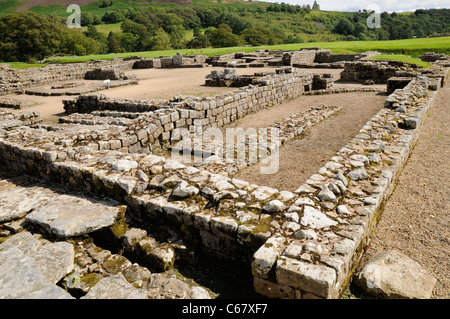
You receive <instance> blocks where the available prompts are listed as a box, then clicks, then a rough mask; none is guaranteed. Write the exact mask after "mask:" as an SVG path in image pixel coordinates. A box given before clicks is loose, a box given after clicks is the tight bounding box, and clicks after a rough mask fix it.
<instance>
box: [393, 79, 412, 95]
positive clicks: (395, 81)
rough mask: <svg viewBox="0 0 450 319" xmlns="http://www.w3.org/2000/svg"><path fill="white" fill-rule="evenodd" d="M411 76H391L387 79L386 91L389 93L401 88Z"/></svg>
mask: <svg viewBox="0 0 450 319" xmlns="http://www.w3.org/2000/svg"><path fill="white" fill-rule="evenodd" d="M412 79H413V78H407V77H392V78H389V79H388V80H387V93H388V94H391V93H393V92H394V91H395V90H397V89H403V88H404V87H405V86H407V85H408V84H409V82H411V81H412Z"/></svg>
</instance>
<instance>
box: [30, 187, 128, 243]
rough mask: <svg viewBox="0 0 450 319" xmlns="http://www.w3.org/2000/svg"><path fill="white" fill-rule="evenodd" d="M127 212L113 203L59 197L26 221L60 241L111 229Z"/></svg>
mask: <svg viewBox="0 0 450 319" xmlns="http://www.w3.org/2000/svg"><path fill="white" fill-rule="evenodd" d="M124 209H125V208H124V207H123V206H117V205H114V204H112V203H110V202H105V201H94V200H89V199H86V198H82V197H76V196H71V195H60V196H59V197H58V198H57V199H55V200H53V201H50V202H48V203H47V204H46V205H42V206H39V207H38V208H36V209H35V210H34V211H33V212H32V213H30V214H28V215H27V216H26V220H27V221H29V222H31V223H33V224H37V225H40V226H41V227H43V228H44V229H46V230H47V231H49V232H50V233H51V234H53V235H56V236H57V237H61V238H69V237H73V236H80V235H84V234H89V233H92V232H94V231H96V230H99V229H102V228H104V227H109V226H112V225H113V224H114V223H115V221H116V218H118V217H119V213H120V212H121V211H123V210H124Z"/></svg>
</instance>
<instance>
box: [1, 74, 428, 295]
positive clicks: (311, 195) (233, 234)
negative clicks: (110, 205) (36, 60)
mask: <svg viewBox="0 0 450 319" xmlns="http://www.w3.org/2000/svg"><path fill="white" fill-rule="evenodd" d="M284 75H286V74H284ZM267 80H268V81H269V80H274V79H273V78H272V79H267ZM426 82H427V79H426V78H417V79H414V80H413V81H411V82H410V83H409V84H408V85H407V86H406V87H405V88H404V89H403V90H397V96H399V97H403V98H404V99H403V100H406V97H408V99H407V100H408V101H409V102H410V103H409V104H405V106H406V109H405V112H403V113H398V112H396V111H395V110H393V109H388V108H385V109H383V110H382V111H380V112H379V113H378V114H377V115H376V116H374V118H372V119H371V120H370V121H368V122H367V123H366V125H364V127H363V128H362V129H361V130H360V132H359V134H358V135H357V136H355V138H354V139H352V140H351V141H350V142H349V143H348V144H347V145H346V146H344V147H343V148H342V149H340V150H339V151H338V152H337V153H336V156H334V157H332V158H331V159H330V161H329V162H327V163H326V164H325V165H324V166H323V167H322V168H321V169H320V170H319V171H318V173H317V174H314V175H312V176H311V177H310V178H309V179H308V180H307V181H306V182H305V184H302V185H300V187H299V188H298V189H297V190H296V191H295V192H287V191H281V190H278V189H273V188H269V187H265V186H258V185H253V184H250V183H248V182H246V181H241V180H236V179H232V178H228V177H225V176H222V175H219V174H213V173H210V172H208V171H206V170H199V169H197V168H194V167H190V166H186V165H183V164H181V163H179V162H177V161H174V160H172V159H167V158H164V157H161V156H156V155H149V154H137V153H132V154H125V153H115V152H111V150H105V149H98V150H95V149H90V148H89V149H88V148H82V147H83V146H80V141H82V139H80V134H81V133H80V130H78V135H75V136H70V134H69V132H67V133H66V135H64V134H63V130H61V131H59V132H55V134H54V135H51V134H50V133H51V132H45V134H44V132H42V137H43V136H47V139H42V138H39V136H38V135H39V132H40V131H39V130H33V129H21V130H18V131H14V132H7V133H4V134H3V135H2V138H1V139H0V149H1V150H2V151H1V152H0V160H1V162H2V163H4V164H5V165H8V167H10V169H13V170H18V171H22V172H25V173H28V174H31V175H34V176H39V177H40V178H42V179H45V180H52V181H53V182H61V183H63V184H68V185H72V186H74V187H77V188H80V189H83V190H85V191H89V192H94V193H96V194H103V195H105V196H107V197H110V198H113V199H116V200H118V201H119V202H121V203H126V204H128V205H129V206H130V207H132V208H133V210H132V211H133V212H132V215H133V218H135V219H137V220H141V221H142V222H143V223H146V222H154V221H158V222H159V223H161V224H168V225H171V226H172V227H174V229H178V230H180V231H184V232H185V233H189V234H190V235H191V236H193V237H194V238H196V240H197V241H198V242H199V243H200V245H201V247H202V248H203V249H206V250H208V251H210V252H211V253H214V254H218V255H222V256H227V257H228V258H242V259H244V260H247V261H248V260H249V258H251V269H252V273H253V275H254V287H255V290H256V291H257V292H259V293H261V294H263V295H266V296H268V297H274V298H336V297H338V296H339V295H340V293H342V289H343V288H345V285H346V283H347V282H348V280H349V278H350V277H351V274H352V272H353V269H354V267H355V265H356V263H357V262H358V259H359V257H360V256H361V253H362V249H363V247H364V246H365V244H366V242H367V239H368V236H369V235H370V233H371V232H372V230H373V229H374V227H375V225H376V221H377V219H378V218H379V213H380V209H381V207H382V205H383V203H384V202H385V201H386V200H387V198H388V197H389V194H390V192H391V191H392V190H393V188H394V185H395V181H396V179H397V177H398V175H399V173H400V171H401V169H402V167H403V165H404V164H405V162H406V160H407V158H408V156H409V152H410V151H411V149H412V147H413V145H414V143H415V140H416V138H417V136H418V130H419V128H420V126H421V123H422V121H423V119H424V118H425V115H426V112H427V110H428V108H429V107H430V104H431V101H432V99H433V97H434V92H429V91H428V90H427V83H426ZM274 83H275V81H274ZM268 84H270V83H268ZM411 95H414V99H413V100H411V98H410V96H411ZM398 100H399V101H401V100H402V99H400V98H399V99H398ZM411 102H412V103H411ZM196 106H197V107H199V106H200V105H196ZM203 106H204V104H202V109H203ZM165 111H167V110H165ZM180 111H187V110H183V109H180ZM177 112H178V111H177ZM172 114H173V113H167V114H165V116H166V120H165V121H168V122H167V123H166V124H168V123H169V122H170V120H171V118H170V117H171V116H172ZM167 116H169V118H167ZM162 118H163V117H162V116H160V117H159V118H158V119H159V120H162ZM164 125H165V124H164ZM135 129H137V126H136V125H135ZM94 133H95V134H100V131H99V128H98V127H95V128H92V130H91V131H90V132H88V131H86V132H84V133H83V138H84V139H85V138H86V137H87V136H88V135H89V134H90V135H92V134H94ZM67 139H69V140H70V141H72V142H73V144H72V148H71V150H70V151H69V147H68V146H67V145H68V144H67V143H68V142H67V141H66V140H67ZM38 141H41V142H40V143H38ZM64 141H66V142H64ZM64 143H66V144H64ZM61 155H62V156H61ZM138 170H141V171H143V172H147V174H148V176H147V178H144V177H141V178H140V177H138V176H140V175H139V174H138V173H137V171H138ZM188 185H191V186H188ZM208 207H210V208H208Z"/></svg>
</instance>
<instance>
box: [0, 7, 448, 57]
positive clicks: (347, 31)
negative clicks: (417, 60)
mask: <svg viewBox="0 0 450 319" xmlns="http://www.w3.org/2000/svg"><path fill="white" fill-rule="evenodd" d="M98 5H99V6H106V7H108V6H111V5H112V3H111V2H108V1H102V2H101V1H99V3H98ZM370 15H371V12H366V11H365V10H364V11H363V12H354V13H349V12H329V11H320V5H319V4H317V2H315V4H314V5H313V6H312V7H310V6H309V5H306V6H299V5H289V4H285V3H281V4H278V3H274V4H269V5H267V3H265V5H260V4H254V3H251V4H248V5H245V6H233V5H226V4H223V5H216V6H199V5H194V6H174V5H172V6H162V5H158V4H155V5H151V6H147V7H145V8H127V9H119V10H108V11H106V12H105V13H104V14H103V15H102V16H101V17H100V16H98V15H95V14H94V13H91V12H89V11H86V10H84V11H82V13H81V25H82V26H84V27H85V30H84V31H83V30H80V29H69V28H68V27H67V26H66V19H67V18H66V17H61V16H57V15H56V14H54V13H53V14H50V15H44V14H37V13H33V12H31V11H26V12H22V13H13V14H6V15H4V16H3V17H1V18H0V61H8V62H14V61H24V62H35V61H36V60H40V59H43V58H46V57H49V56H52V55H79V56H80V55H86V54H104V53H119V52H137V51H151V50H166V49H182V48H200V47H201V48H206V47H210V46H212V47H233V46H245V45H250V46H258V45H273V44H283V43H303V42H315V41H318V40H320V41H322V42H328V41H342V40H344V41H345V40H347V41H354V40H363V41H370V40H394V39H408V38H413V37H417V38H422V37H426V36H430V35H434V34H438V33H445V32H450V9H429V10H422V9H420V10H416V11H415V12H413V13H404V14H403V13H402V14H397V13H395V12H394V13H391V14H389V13H386V12H383V13H382V14H381V16H380V18H381V28H368V27H367V24H366V20H367V18H368V17H369V16H370ZM117 23H120V32H117V31H116V32H113V31H110V32H109V34H105V33H104V32H99V31H98V29H97V27H98V26H99V25H100V24H117ZM187 30H190V32H192V33H193V36H191V37H190V38H186V36H185V35H186V32H187Z"/></svg>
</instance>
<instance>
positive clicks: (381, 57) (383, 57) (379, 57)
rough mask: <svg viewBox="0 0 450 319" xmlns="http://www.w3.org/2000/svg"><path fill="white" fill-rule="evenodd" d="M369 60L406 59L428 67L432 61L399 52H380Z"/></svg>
mask: <svg viewBox="0 0 450 319" xmlns="http://www.w3.org/2000/svg"><path fill="white" fill-rule="evenodd" d="M368 60H392V61H405V62H408V63H411V64H415V65H418V66H421V67H424V68H427V67H429V66H430V63H428V62H425V61H422V60H419V59H416V58H412V57H410V56H407V55H399V54H380V55H377V56H374V57H372V58H369V59H368Z"/></svg>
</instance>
